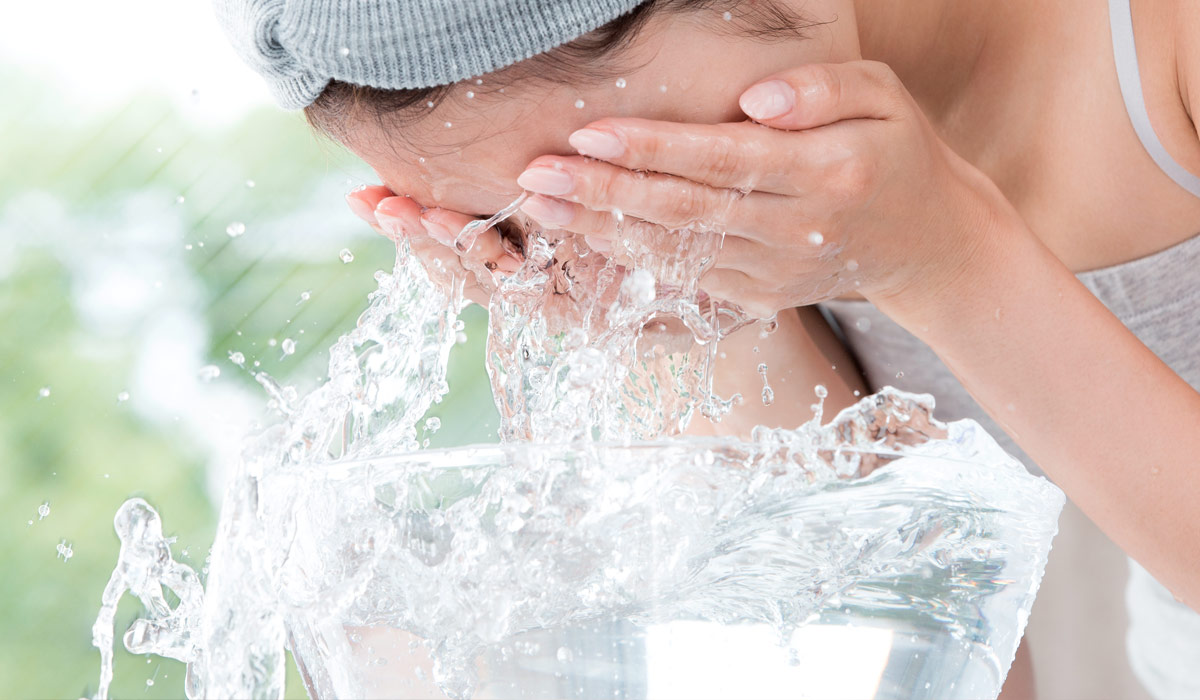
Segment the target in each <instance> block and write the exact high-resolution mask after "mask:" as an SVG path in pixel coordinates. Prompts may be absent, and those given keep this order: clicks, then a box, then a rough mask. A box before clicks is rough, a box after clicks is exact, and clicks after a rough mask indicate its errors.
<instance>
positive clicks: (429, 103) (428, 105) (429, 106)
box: [425, 100, 433, 109]
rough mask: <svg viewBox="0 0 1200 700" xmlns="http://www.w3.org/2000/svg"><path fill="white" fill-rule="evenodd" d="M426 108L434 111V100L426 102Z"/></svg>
mask: <svg viewBox="0 0 1200 700" xmlns="http://www.w3.org/2000/svg"><path fill="white" fill-rule="evenodd" d="M425 106H426V107H428V108H429V109H433V100H429V101H428V102H426V103H425Z"/></svg>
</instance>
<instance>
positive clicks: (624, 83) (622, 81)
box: [617, 78, 628, 88]
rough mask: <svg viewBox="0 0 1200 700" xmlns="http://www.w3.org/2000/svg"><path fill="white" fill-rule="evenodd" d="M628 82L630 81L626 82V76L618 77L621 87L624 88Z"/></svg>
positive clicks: (618, 85)
mask: <svg viewBox="0 0 1200 700" xmlns="http://www.w3.org/2000/svg"><path fill="white" fill-rule="evenodd" d="M627 84H628V83H626V82H625V79H624V78H617V87H619V88H623V87H625V86H626V85H627Z"/></svg>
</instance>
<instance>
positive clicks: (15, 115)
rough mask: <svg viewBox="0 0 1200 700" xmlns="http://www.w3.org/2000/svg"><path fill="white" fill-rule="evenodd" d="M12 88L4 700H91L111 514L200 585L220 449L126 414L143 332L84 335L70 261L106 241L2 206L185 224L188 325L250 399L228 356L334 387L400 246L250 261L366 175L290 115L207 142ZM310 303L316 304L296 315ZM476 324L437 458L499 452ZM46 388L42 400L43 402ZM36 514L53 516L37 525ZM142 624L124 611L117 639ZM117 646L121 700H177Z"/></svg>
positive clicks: (111, 546) (203, 135)
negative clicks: (469, 446) (150, 202)
mask: <svg viewBox="0 0 1200 700" xmlns="http://www.w3.org/2000/svg"><path fill="white" fill-rule="evenodd" d="M0 77H3V79H4V81H5V84H6V100H5V101H4V103H3V105H0V129H2V130H3V131H2V133H4V134H6V136H4V137H0V162H3V163H5V164H9V166H10V167H6V168H0V211H3V212H4V214H5V216H7V217H8V218H9V219H10V220H9V222H8V226H7V228H5V229H3V230H6V231H8V232H9V235H14V234H13V232H14V231H16V232H18V233H17V234H16V235H17V236H19V237H20V238H21V240H9V241H3V240H0V253H4V252H5V250H8V251H10V252H12V256H13V257H12V259H9V260H5V261H3V265H2V266H0V327H2V328H3V329H4V331H5V332H4V333H3V334H0V367H3V370H4V371H3V375H2V376H3V382H4V384H3V386H4V390H3V391H0V512H3V513H4V514H5V523H4V529H5V533H6V535H5V537H3V538H2V539H0V561H3V562H4V563H5V567H4V568H5V572H4V575H3V576H2V577H0V626H2V627H3V629H4V630H5V631H6V634H5V635H3V638H0V687H3V688H4V689H5V690H4V694H5V695H8V696H13V697H64V698H74V697H80V696H82V695H84V694H90V693H92V692H94V691H95V688H96V680H97V677H98V671H99V654H98V653H97V652H96V650H95V649H94V648H93V647H92V646H91V625H92V622H93V620H94V619H95V615H96V612H97V610H98V606H99V600H100V593H101V591H102V590H103V587H104V584H105V582H106V581H107V579H108V576H109V573H110V572H111V570H112V567H113V565H114V564H115V562H116V560H117V548H118V543H117V539H116V536H115V534H114V533H113V531H112V526H111V523H112V516H113V514H114V513H115V512H116V510H117V507H118V506H119V505H120V503H121V502H122V501H124V500H125V499H126V498H129V497H131V496H135V495H137V496H142V497H144V498H145V499H146V500H148V501H149V502H150V503H151V504H152V505H154V506H155V507H156V508H158V509H159V511H160V513H161V514H162V517H163V522H164V527H165V529H166V531H167V534H168V535H173V536H175V537H177V538H178V541H177V544H176V547H175V554H176V558H179V559H181V560H182V561H184V562H187V563H189V564H191V565H192V566H194V567H196V568H197V569H200V568H201V567H203V565H204V559H205V556H206V554H207V552H208V549H209V546H210V544H211V541H212V536H213V532H214V531H215V524H216V505H217V504H215V503H213V502H211V499H210V493H211V491H212V489H211V487H210V485H209V483H208V476H207V474H206V469H207V468H208V464H207V461H208V455H209V451H207V450H205V449H203V447H204V446H203V445H200V446H198V445H196V444H195V437H194V435H189V434H187V432H186V431H185V430H184V429H183V428H182V427H179V423H180V421H179V418H178V417H175V418H174V420H170V419H164V420H159V421H154V422H151V421H147V420H146V419H145V418H144V417H140V416H139V414H138V413H137V412H135V411H134V410H132V408H131V406H130V404H131V403H132V402H128V401H118V400H117V396H118V394H120V393H121V392H123V391H125V390H126V389H127V388H128V387H129V378H130V377H131V376H132V375H133V373H134V371H135V369H136V367H135V363H137V362H138V361H139V356H138V355H137V347H138V344H139V338H138V337H137V333H138V331H139V329H140V328H141V326H138V325H135V326H134V330H133V332H132V333H131V334H126V335H113V334H98V333H96V332H95V330H94V329H91V328H89V327H88V325H87V324H86V323H84V322H83V320H81V317H80V312H79V310H78V308H76V307H77V299H78V290H77V289H76V288H77V285H78V280H76V279H75V278H74V276H75V275H78V268H77V267H76V266H73V265H71V264H68V263H70V262H71V261H72V256H74V255H78V256H90V255H93V254H94V252H95V251H96V250H99V249H100V248H98V247H102V246H103V245H104V242H103V241H98V240H94V238H93V236H92V234H93V233H94V232H92V231H90V230H88V227H86V226H84V227H82V230H72V231H66V232H64V231H47V230H42V228H39V227H43V226H44V225H45V224H44V221H45V219H44V217H40V216H38V214H39V212H23V211H16V210H14V208H13V206H7V208H6V205H11V204H12V203H13V202H14V201H21V200H20V196H21V195H22V194H23V193H28V192H46V193H50V194H51V195H53V196H54V197H55V198H56V199H57V200H59V201H60V203H61V204H62V206H63V207H64V208H65V209H66V210H67V212H68V213H69V214H70V215H71V216H72V217H73V218H72V219H71V220H72V221H85V222H86V221H90V220H95V221H97V222H99V221H108V220H111V218H112V216H113V204H114V203H115V202H118V201H121V200H123V199H126V198H129V197H132V196H135V195H138V194H139V193H140V194H142V195H145V196H149V197H151V198H163V202H164V203H169V204H170V205H171V206H173V207H175V209H174V211H176V212H177V214H178V217H179V218H180V219H181V221H182V222H183V238H182V239H181V240H176V241H174V244H177V245H179V246H180V247H181V249H182V248H184V247H185V246H186V247H187V248H186V250H187V255H186V257H185V258H184V259H185V261H186V270H187V273H186V274H188V275H190V276H192V277H194V282H195V283H196V284H197V285H198V288H199V289H200V290H201V293H200V298H199V299H198V300H196V301H195V302H194V304H195V306H196V308H195V312H196V313H197V314H198V315H199V316H200V317H201V318H202V319H203V320H204V321H205V322H206V324H207V330H208V336H207V337H209V338H210V346H209V347H207V348H204V349H203V352H202V354H203V355H204V356H206V357H207V358H208V360H207V361H208V362H211V363H213V364H216V365H218V366H220V367H221V368H222V369H223V373H222V375H221V377H220V379H218V380H217V381H218V382H228V383H233V384H235V385H237V386H239V387H242V388H243V389H244V390H245V391H246V392H248V393H250V394H252V395H254V396H256V397H260V396H261V392H260V391H259V387H258V386H257V385H256V384H255V383H254V381H253V379H252V378H251V377H250V376H249V373H248V372H241V371H238V368H236V367H234V366H233V365H232V364H230V363H229V361H228V359H227V357H228V353H229V352H230V351H231V350H242V351H245V354H246V356H247V358H248V362H252V361H253V360H255V359H259V361H261V363H262V368H263V369H266V370H268V371H269V372H271V373H272V374H273V375H275V376H276V377H278V378H280V379H282V380H284V381H294V382H295V383H296V384H297V385H298V386H302V387H306V388H307V387H311V386H312V385H313V384H315V383H316V382H317V381H318V380H319V379H320V378H321V377H322V376H323V371H324V363H325V360H326V357H325V348H327V347H329V345H331V344H332V342H333V340H334V339H336V337H337V336H338V335H340V334H341V333H344V332H345V331H347V330H348V329H349V328H351V327H352V326H353V324H354V321H355V319H356V318H357V315H358V314H359V313H360V312H361V311H362V310H363V309H364V308H365V306H366V295H367V293H369V292H370V291H371V290H373V289H374V288H375V281H374V279H373V278H372V272H373V271H374V270H376V269H390V267H391V263H392V259H393V257H394V253H393V250H392V246H391V244H390V243H389V242H388V241H385V240H383V239H381V238H379V237H375V236H373V235H372V236H369V237H368V236H364V232H363V230H362V229H363V228H364V227H363V226H362V224H361V223H357V222H356V220H354V219H353V218H352V217H351V216H350V215H349V214H348V213H347V214H346V215H345V216H341V217H340V219H337V217H335V216H331V217H330V220H335V219H336V220H339V221H341V222H342V223H341V224H339V225H340V226H341V227H342V228H339V229H338V230H337V231H334V232H333V235H330V232H329V231H325V230H322V231H321V232H320V233H321V237H320V241H321V243H320V246H321V248H320V250H319V254H318V255H315V256H314V255H312V254H294V253H295V251H293V250H291V249H290V246H263V245H258V246H255V245H254V243H253V241H254V234H255V233H256V232H257V231H259V230H264V229H266V228H269V227H270V226H271V225H276V224H278V222H281V221H284V222H288V221H291V223H290V224H289V226H293V227H294V229H295V230H294V231H292V230H290V229H289V234H290V235H294V236H295V237H296V240H297V241H303V240H308V238H309V237H313V236H316V233H317V232H316V231H315V230H309V228H310V227H316V226H324V224H323V223H322V222H321V221H314V222H311V223H307V224H306V222H305V221H299V222H296V221H292V219H293V218H294V214H295V212H297V211H299V210H305V211H311V210H313V208H314V207H315V208H318V209H322V208H324V209H331V210H336V211H337V213H338V216H340V215H341V210H342V208H343V207H344V205H343V204H342V202H340V201H337V200H336V199H331V200H330V201H327V202H326V201H321V202H313V201H311V199H312V198H313V197H314V196H315V194H316V193H318V192H320V191H321V190H320V187H319V185H320V183H321V182H326V183H328V182H329V181H330V180H331V179H338V182H339V183H342V182H344V183H345V185H346V187H345V189H349V186H350V185H351V184H354V183H356V182H357V178H358V177H361V176H362V175H363V174H365V171H364V170H363V169H362V168H361V166H356V165H355V164H354V162H353V160H352V159H351V158H349V157H348V156H347V155H345V154H343V153H341V152H340V150H339V149H337V148H336V147H334V146H332V145H330V144H328V143H324V144H322V143H321V142H319V141H318V140H316V139H314V137H313V135H312V134H311V133H310V132H309V130H308V128H307V126H305V125H304V123H303V120H302V119H301V118H300V117H298V116H297V115H289V114H283V113H281V112H277V111H275V110H262V111H259V112H255V113H252V114H250V115H249V116H247V117H246V118H244V119H242V120H241V121H239V122H237V123H235V124H232V125H230V126H227V127H223V128H211V127H207V128H206V127H199V126H196V125H194V124H192V123H190V121H189V119H188V118H187V114H186V110H181V108H178V107H176V106H174V105H173V104H172V103H171V102H168V101H166V100H164V99H161V98H159V97H156V96H154V95H145V96H142V97H139V98H138V99H135V100H132V101H130V102H129V103H128V104H126V105H124V106H122V107H120V108H119V109H116V110H112V111H107V112H98V113H88V114H78V113H72V112H71V110H69V109H67V108H66V107H65V106H64V105H63V104H61V103H60V102H59V101H58V100H57V98H56V96H55V94H54V93H53V90H52V88H51V87H50V86H47V85H43V84H38V83H34V82H32V81H29V80H23V79H22V78H21V76H20V74H19V73H15V72H13V71H12V70H3V69H0ZM14 135H16V136H14ZM356 173H357V174H356ZM248 181H253V185H252V186H251V185H250V184H249V183H248ZM178 198H182V200H181V201H180V200H179V199H178ZM23 216H28V221H24V220H22V217H23ZM13 217H16V222H15V223H14V222H13V221H12V220H11V219H12V218H13ZM233 221H240V222H244V223H245V225H246V230H247V232H246V234H245V235H244V236H241V237H238V238H231V237H230V236H228V235H226V233H225V228H226V226H227V225H228V224H229V223H230V222H233ZM343 229H344V230H343ZM162 235H164V236H165V235H170V236H176V235H178V232H177V231H170V232H167V231H164V232H163V234H162ZM43 241H49V242H46V243H43ZM54 241H57V242H54ZM63 241H66V242H67V244H69V245H66V246H64V243H63ZM76 245H77V246H78V248H77V249H76V248H75V246H76ZM343 246H348V247H351V248H352V249H353V251H354V255H355V261H354V262H353V263H351V264H344V263H343V262H342V261H341V260H340V259H339V258H338V255H337V252H338V250H339V249H340V248H342V247H343ZM298 247H303V246H298ZM64 248H67V249H64ZM304 291H308V292H309V293H310V298H309V300H308V301H305V302H303V303H300V301H299V299H300V294H301V293H302V292H304ZM464 320H465V321H466V323H467V333H468V338H469V340H468V342H467V343H466V344H464V345H461V346H459V347H457V348H456V349H455V351H454V355H453V359H452V367H451V378H450V384H451V395H450V396H449V397H447V399H446V400H445V401H443V402H442V403H441V404H440V405H438V406H436V407H435V411H434V412H433V413H436V414H437V415H440V416H441V417H442V419H443V423H442V424H443V426H445V427H443V428H442V430H441V431H440V432H439V433H437V434H436V435H434V436H432V443H433V445H434V446H449V445H455V444H466V443H468V442H478V441H492V440H494V439H495V428H496V420H495V409H494V408H493V407H492V405H491V396H490V390H489V388H488V386H487V383H486V377H485V376H484V374H483V370H482V364H481V363H482V355H483V350H482V342H483V339H484V337H485V333H486V331H485V328H484V326H485V323H486V319H485V314H484V312H483V311H482V310H480V309H478V308H473V309H470V310H468V312H467V313H466V314H464ZM290 329H296V333H295V334H294V335H296V334H299V335H296V337H297V340H298V343H297V352H296V354H295V355H294V356H292V357H284V356H283V355H282V354H281V353H280V352H279V350H278V348H277V347H274V345H273V343H272V342H271V340H272V339H276V338H282V337H283V336H284V334H287V333H290V332H291V331H290ZM300 339H302V340H300ZM44 388H46V389H48V390H49V395H48V396H44V397H43V396H41V395H40V393H39V392H41V391H42V390H43V389H44ZM135 398H136V397H135ZM262 401H263V402H264V403H265V398H263V399H262ZM184 422H186V421H184ZM248 427H249V426H248ZM241 437H242V436H240V435H232V434H231V435H228V436H227V439H228V440H240V439H241ZM43 502H49V504H50V513H49V515H48V516H47V517H45V519H39V515H38V506H39V505H40V504H42V503H43ZM30 521H32V523H31V522H30ZM64 541H65V542H67V543H69V544H70V546H71V551H72V556H71V557H70V559H69V560H67V561H64V560H63V558H61V557H60V556H58V555H57V554H58V553H57V547H58V545H59V544H60V543H61V542H64ZM183 552H187V554H183ZM139 608H140V605H139V604H138V603H137V602H136V601H135V600H133V599H130V598H128V597H127V598H126V599H125V601H124V602H123V604H122V606H121V608H120V614H119V616H118V620H117V630H116V634H117V637H118V639H119V638H120V635H121V634H122V632H123V630H124V629H125V627H126V626H127V625H128V624H129V622H130V621H131V620H132V619H133V617H134V616H135V615H136V614H137V613H138V612H139ZM117 647H118V650H117V654H116V660H115V680H114V683H113V688H112V694H113V696H114V697H143V698H159V697H162V698H175V697H182V696H183V690H182V682H183V669H182V665H181V664H178V663H175V662H170V661H167V660H163V659H159V658H151V659H144V657H134V656H132V655H130V654H128V653H127V652H125V651H124V649H123V647H122V646H121V644H120V642H119V641H118V644H117ZM147 680H152V681H153V684H152V685H148V684H147ZM288 688H289V689H288V695H289V696H290V697H303V690H302V688H301V686H300V683H299V681H298V677H297V675H296V674H295V671H294V668H292V669H291V670H290V675H289V679H288Z"/></svg>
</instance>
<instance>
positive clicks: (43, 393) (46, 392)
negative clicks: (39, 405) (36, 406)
mask: <svg viewBox="0 0 1200 700" xmlns="http://www.w3.org/2000/svg"><path fill="white" fill-rule="evenodd" d="M38 398H39V399H47V398H50V387H48V386H44V387H42V388H41V389H38Z"/></svg>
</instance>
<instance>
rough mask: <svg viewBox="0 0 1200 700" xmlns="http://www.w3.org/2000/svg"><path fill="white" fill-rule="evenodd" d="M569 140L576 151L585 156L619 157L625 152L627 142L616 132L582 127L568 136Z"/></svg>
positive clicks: (604, 158)
mask: <svg viewBox="0 0 1200 700" xmlns="http://www.w3.org/2000/svg"><path fill="white" fill-rule="evenodd" d="M567 142H568V143H570V144H571V147H572V148H574V149H575V150H576V151H579V152H580V153H582V154H583V155H585V156H591V157H593V158H600V159H603V160H606V159H608V158H619V157H621V156H622V155H624V154H625V144H623V143H621V139H619V138H617V136H616V135H615V134H610V133H608V132H607V131H598V130H596V129H580V130H579V131H576V132H575V133H573V134H571V135H570V136H568V137H567Z"/></svg>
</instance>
